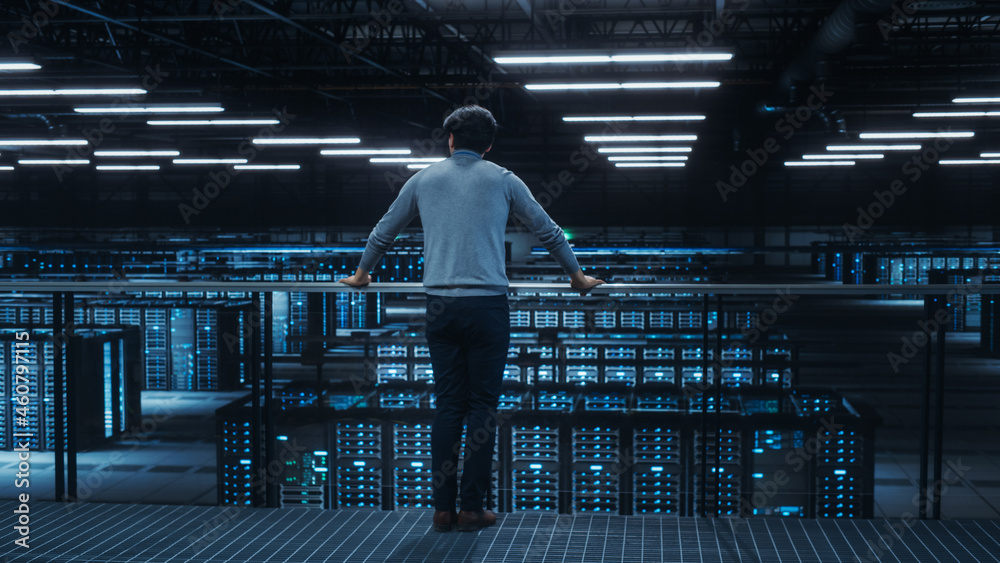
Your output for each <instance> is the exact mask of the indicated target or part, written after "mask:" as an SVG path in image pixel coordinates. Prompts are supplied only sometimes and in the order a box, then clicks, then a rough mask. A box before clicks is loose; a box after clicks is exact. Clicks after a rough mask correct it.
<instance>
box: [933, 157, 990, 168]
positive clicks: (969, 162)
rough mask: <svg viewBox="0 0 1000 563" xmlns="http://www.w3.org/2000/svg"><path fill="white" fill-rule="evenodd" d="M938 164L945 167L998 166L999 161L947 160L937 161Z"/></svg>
mask: <svg viewBox="0 0 1000 563" xmlns="http://www.w3.org/2000/svg"><path fill="white" fill-rule="evenodd" d="M938 162H939V163H940V164H943V165H945V166H976V165H982V164H1000V159H989V160H982V159H972V158H970V159H949V160H939V161H938Z"/></svg>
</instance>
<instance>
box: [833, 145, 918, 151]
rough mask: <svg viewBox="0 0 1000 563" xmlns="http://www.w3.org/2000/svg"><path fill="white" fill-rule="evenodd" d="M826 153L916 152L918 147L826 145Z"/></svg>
mask: <svg viewBox="0 0 1000 563" xmlns="http://www.w3.org/2000/svg"><path fill="white" fill-rule="evenodd" d="M826 150H828V151H918V150H920V145H827V147H826Z"/></svg>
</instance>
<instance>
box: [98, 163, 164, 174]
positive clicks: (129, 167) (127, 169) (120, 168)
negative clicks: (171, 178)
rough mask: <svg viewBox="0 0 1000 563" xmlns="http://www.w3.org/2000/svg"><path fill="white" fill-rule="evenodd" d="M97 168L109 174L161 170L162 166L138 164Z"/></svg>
mask: <svg viewBox="0 0 1000 563" xmlns="http://www.w3.org/2000/svg"><path fill="white" fill-rule="evenodd" d="M96 168H97V169H98V170H105V171H108V172H131V171H137V170H159V169H160V166H159V165H158V164H136V165H119V164H98V165H97V167H96Z"/></svg>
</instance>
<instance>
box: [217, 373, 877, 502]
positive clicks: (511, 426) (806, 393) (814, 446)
mask: <svg viewBox="0 0 1000 563" xmlns="http://www.w3.org/2000/svg"><path fill="white" fill-rule="evenodd" d="M713 393H714V391H709V392H708V393H706V395H704V396H703V395H700V394H692V393H691V392H690V391H688V392H685V391H684V390H680V389H677V388H676V387H673V386H661V387H660V388H659V389H652V388H647V389H638V388H637V389H635V390H632V391H622V390H620V389H619V390H618V391H614V390H612V389H606V390H601V391H581V390H579V389H578V388H575V389H574V388H572V387H569V386H562V387H559V386H556V387H554V388H552V389H547V390H540V389H530V388H527V387H522V386H507V387H505V390H504V397H503V399H502V401H501V405H502V406H501V411H500V412H499V413H498V416H497V419H498V421H499V429H498V433H497V440H496V452H495V462H494V473H493V497H492V498H493V502H494V504H495V506H497V507H498V509H499V510H502V511H529V510H531V511H535V510H537V511H549V512H555V513H595V512H596V513H611V514H671V515H702V514H703V515H714V516H723V517H738V516H754V515H775V516H787V517H814V516H815V517H830V518H862V517H870V516H871V514H872V506H873V504H872V494H873V474H874V449H873V444H874V428H875V426H876V425H877V424H878V422H879V421H878V419H877V417H876V416H875V415H874V414H872V412H871V411H870V410H868V409H867V408H866V407H864V406H861V405H852V404H849V403H848V402H846V401H845V400H844V398H843V397H841V396H839V395H837V394H836V393H833V392H831V391H829V390H795V391H790V392H789V391H787V390H786V391H782V392H781V393H782V395H781V396H780V398H779V397H778V396H777V395H776V394H775V390H773V389H766V390H765V389H750V388H746V389H742V390H738V392H734V393H731V392H726V393H725V394H724V396H723V397H724V400H723V402H722V403H720V404H719V405H716V404H715V402H714V401H709V402H710V404H709V405H703V404H702V401H703V397H707V396H712V395H713ZM429 395H430V393H429V392H428V391H427V390H426V389H425V388H421V387H413V386H409V387H405V386H404V387H396V388H392V389H389V388H384V389H383V388H380V389H377V390H376V391H375V392H374V393H371V394H366V395H358V394H354V393H351V392H348V393H343V392H342V391H339V392H338V391H336V390H335V389H332V390H328V391H326V392H324V393H322V396H321V397H319V398H318V399H317V401H315V402H314V403H313V404H310V405H309V406H305V407H288V408H286V409H283V410H281V411H279V412H277V413H276V424H275V427H276V433H277V435H276V436H275V437H274V440H275V441H276V442H275V444H277V445H276V446H275V447H276V449H277V450H282V448H286V449H287V451H289V452H299V453H298V455H289V458H288V459H287V460H284V461H283V463H282V464H281V465H280V467H279V466H277V465H276V466H275V468H277V469H278V471H277V473H276V474H268V472H267V471H266V470H265V471H264V473H263V474H261V473H260V469H259V468H257V469H256V470H255V468H254V467H253V466H252V464H253V456H252V455H250V453H251V452H250V449H249V448H250V447H251V442H252V441H251V440H249V435H248V434H247V435H245V436H243V438H241V439H242V442H240V443H239V444H237V443H236V442H233V443H231V444H230V443H228V442H226V443H225V444H223V445H222V447H220V450H219V454H220V459H219V467H220V474H219V491H220V503H223V504H247V505H256V504H260V503H261V502H262V499H263V494H264V493H263V491H264V489H266V487H256V489H257V490H258V491H259V493H260V494H259V495H258V496H254V495H253V494H249V492H247V493H246V494H243V493H241V491H251V490H253V489H254V487H255V485H254V484H255V483H257V484H259V483H263V482H266V481H267V480H268V479H271V480H274V481H278V482H280V483H281V485H280V493H279V494H280V498H281V502H282V503H283V505H285V506H291V505H294V506H307V507H314V508H381V509H383V510H392V509H396V508H423V507H430V506H432V504H431V496H430V495H431V488H430V484H431V483H432V481H433V479H435V478H440V476H435V475H433V474H432V472H431V471H430V469H429V465H430V451H429V436H430V429H431V422H432V420H433V411H431V410H429V405H430V404H431V402H430V397H429ZM400 397H409V398H410V399H411V400H408V401H407V400H403V401H401V400H399V399H400ZM246 403H247V401H246V400H242V401H238V402H235V403H233V404H231V405H228V406H227V407H224V408H222V409H220V410H219V411H218V413H217V419H218V421H219V422H218V423H219V424H220V427H221V429H222V430H223V433H224V435H226V436H229V435H230V434H226V432H227V430H226V429H229V428H233V429H238V428H241V427H242V428H244V429H246V430H245V431H246V432H248V431H249V430H248V429H249V427H250V421H249V420H248V418H247V417H248V416H249V413H250V411H249V409H248V407H247V404H246ZM324 405H326V406H324ZM335 406H336V408H334V407H335ZM703 409H704V410H703ZM706 417H707V418H706ZM706 428H707V430H706ZM289 445H290V446H291V447H290V448H289V447H288V446H289ZM262 475H263V476H262Z"/></svg>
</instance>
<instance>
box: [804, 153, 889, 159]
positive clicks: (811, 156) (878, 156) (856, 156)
mask: <svg viewBox="0 0 1000 563" xmlns="http://www.w3.org/2000/svg"><path fill="white" fill-rule="evenodd" d="M882 158H885V155H884V154H878V153H868V154H804V155H802V160H879V159H882Z"/></svg>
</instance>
